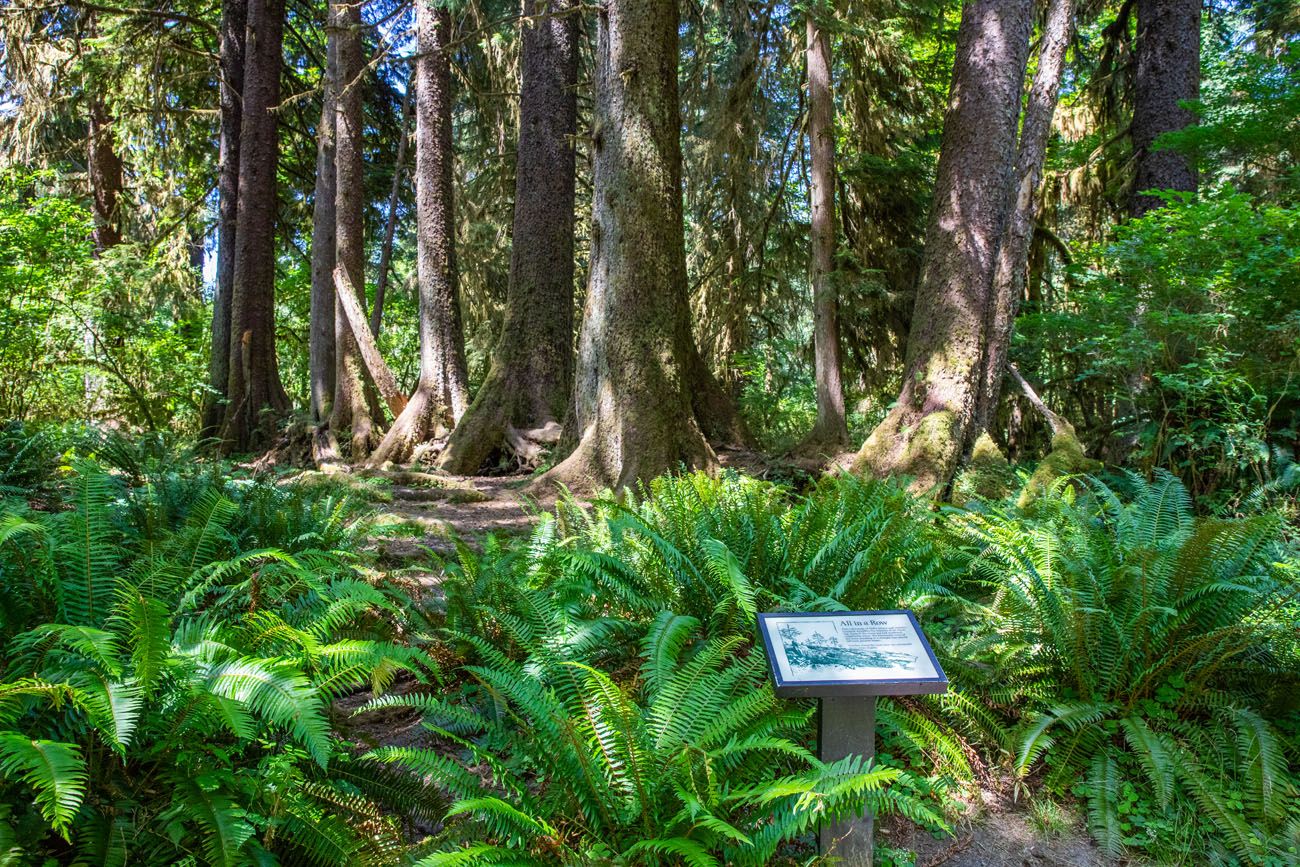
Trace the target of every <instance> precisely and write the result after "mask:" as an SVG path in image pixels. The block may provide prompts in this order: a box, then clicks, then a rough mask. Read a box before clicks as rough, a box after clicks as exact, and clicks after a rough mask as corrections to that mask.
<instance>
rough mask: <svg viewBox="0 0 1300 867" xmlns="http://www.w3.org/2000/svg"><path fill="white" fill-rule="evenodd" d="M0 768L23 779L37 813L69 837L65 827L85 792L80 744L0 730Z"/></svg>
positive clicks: (56, 829)
mask: <svg viewBox="0 0 1300 867" xmlns="http://www.w3.org/2000/svg"><path fill="white" fill-rule="evenodd" d="M0 771H3V772H4V775H5V776H7V777H15V778H21V779H22V780H23V781H24V782H25V783H27V785H29V786H30V787H31V788H32V790H33V792H34V793H35V795H36V805H37V807H39V808H40V811H41V815H43V816H44V817H45V820H46V821H47V822H49V823H50V826H51V827H52V828H54V830H55V831H56V832H57V833H59V834H61V835H62V836H63V837H64V838H65V839H69V838H70V834H69V830H68V827H69V825H70V824H71V823H72V819H73V817H74V816H76V814H77V810H78V809H80V807H81V801H82V798H83V797H85V793H86V763H85V760H84V759H83V758H82V755H81V750H80V748H78V747H77V746H76V745H75V744H65V743H56V742H54V741H45V740H31V739H30V738H25V737H23V736H22V735H19V734H14V733H10V732H0Z"/></svg>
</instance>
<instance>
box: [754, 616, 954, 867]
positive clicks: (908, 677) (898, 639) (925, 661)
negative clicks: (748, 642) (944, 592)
mask: <svg viewBox="0 0 1300 867" xmlns="http://www.w3.org/2000/svg"><path fill="white" fill-rule="evenodd" d="M758 628H759V631H760V632H762V633H763V645H764V647H765V648H766V650H767V661H768V662H769V663H770V664H771V667H772V681H773V685H774V688H775V690H776V694H777V695H783V696H809V697H814V698H819V699H821V715H820V717H821V724H820V726H819V727H818V729H819V737H818V740H819V748H818V752H819V754H820V755H821V758H822V761H824V762H834V761H838V760H839V759H842V758H844V757H845V756H850V755H858V756H863V757H864V758H871V757H873V756H875V754H876V696H879V695H920V694H925V693H940V692H946V691H947V689H948V678H947V677H946V676H945V675H944V673H943V669H942V668H940V667H939V660H937V659H935V658H934V651H933V650H931V649H930V642H928V641H926V640H925V635H924V634H923V633H922V632H921V626H920V624H918V623H917V622H916V616H915V615H913V614H912V612H910V611H841V612H837V613H834V614H796V613H784V612H783V613H776V614H760V615H758ZM872 824H873V817H872V815H871V812H870V811H869V810H868V811H866V812H864V813H863V814H862V815H860V816H856V817H853V818H850V819H847V820H845V821H841V822H837V823H830V822H826V823H823V824H822V826H821V827H820V829H819V830H818V844H819V846H820V848H821V851H822V854H823V855H830V854H833V855H835V857H837V858H839V859H840V863H841V864H844V865H846V867H871V863H872V830H873V829H872Z"/></svg>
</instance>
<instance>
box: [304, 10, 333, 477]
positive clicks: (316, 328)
mask: <svg viewBox="0 0 1300 867" xmlns="http://www.w3.org/2000/svg"><path fill="white" fill-rule="evenodd" d="M325 57H326V60H325V74H324V77H323V78H322V79H321V91H322V96H321V116H320V126H319V127H318V128H317V130H316V191H315V194H314V196H313V199H312V231H311V309H310V313H309V316H308V335H307V353H308V365H307V366H308V380H309V381H308V388H309V390H310V405H311V420H312V424H313V425H314V426H315V428H316V437H315V447H314V449H313V452H314V455H313V456H314V457H315V459H316V461H317V462H321V461H330V460H338V457H339V455H338V447H337V446H338V444H337V441H336V439H335V437H334V435H333V432H332V431H331V430H330V428H329V419H330V411H331V408H332V407H333V405H334V365H335V343H334V262H335V244H334V221H335V219H336V216H335V193H336V183H335V173H334V160H335V135H334V133H335V118H334V114H335V104H334V103H335V93H336V79H337V77H338V38H337V35H336V34H335V32H334V30H333V28H332V27H331V28H329V29H328V33H327V36H326V43H325Z"/></svg>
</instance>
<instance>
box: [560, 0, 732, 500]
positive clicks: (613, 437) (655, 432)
mask: <svg viewBox="0 0 1300 867" xmlns="http://www.w3.org/2000/svg"><path fill="white" fill-rule="evenodd" d="M677 29H678V4H677V0H607V2H606V3H604V4H603V5H602V7H601V8H600V10H599V11H598V12H597V52H596V70H595V119H594V129H593V133H592V139H593V142H592V144H593V151H594V166H593V186H594V200H593V203H592V237H591V269H590V274H589V278H588V285H587V298H586V305H585V309H584V311H583V320H582V329H581V332H580V335H579V343H578V364H577V370H576V376H575V385H574V404H573V407H572V409H571V412H572V418H571V421H572V425H571V428H570V430H571V435H572V436H573V438H574V439H576V441H577V444H576V446H575V448H574V450H573V452H572V453H571V454H570V455H569V456H568V457H567V458H566V459H565V460H564V461H563V462H562V463H560V464H559V465H558V466H556V467H555V468H554V469H553V470H551V471H550V472H549V473H548V474H547V475H546V476H545V477H544V483H554V482H560V483H564V484H567V485H569V486H570V487H574V488H577V489H581V490H591V489H592V488H595V487H599V486H602V485H608V486H612V487H616V488H618V487H623V486H626V485H630V484H632V483H634V482H636V481H638V480H644V479H648V478H651V477H653V476H655V475H658V474H660V473H663V472H665V471H668V470H672V469H675V468H677V467H679V466H681V465H685V466H687V467H702V468H709V467H713V466H714V465H715V464H716V460H717V458H716V455H715V454H714V451H713V449H712V448H711V447H710V445H709V443H708V441H707V440H706V438H705V432H706V431H709V430H712V431H713V432H715V433H718V432H722V431H723V429H725V428H727V427H728V426H734V408H730V407H729V406H728V404H727V400H726V395H725V393H724V392H723V391H722V389H721V388H720V387H719V386H718V384H717V382H716V380H714V379H713V377H712V376H711V375H710V374H709V372H708V370H707V368H706V367H705V365H704V362H703V360H702V358H701V356H700V353H699V352H698V350H697V349H696V347H695V343H694V337H693V335H692V333H691V322H690V311H689V306H688V303H687V295H686V255H685V246H684V234H683V224H682V190H681V170H682V168H681V143H680V140H679V135H680V129H681V117H680V105H679V100H678V90H677V61H678V44H677V41H678V34H677Z"/></svg>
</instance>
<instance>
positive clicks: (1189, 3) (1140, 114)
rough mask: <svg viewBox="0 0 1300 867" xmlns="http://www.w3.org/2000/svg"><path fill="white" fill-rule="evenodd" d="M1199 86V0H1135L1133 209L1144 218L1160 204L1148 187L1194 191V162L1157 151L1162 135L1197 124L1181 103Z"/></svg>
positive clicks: (1195, 91)
mask: <svg viewBox="0 0 1300 867" xmlns="http://www.w3.org/2000/svg"><path fill="white" fill-rule="evenodd" d="M1200 87H1201V0H1137V73H1136V75H1135V80H1134V88H1133V150H1134V154H1135V156H1136V158H1137V175H1136V177H1135V178H1134V181H1133V200H1132V203H1131V206H1130V211H1131V213H1132V215H1133V216H1134V217H1140V216H1142V215H1143V214H1145V213H1146V212H1147V211H1150V210H1151V209H1153V208H1158V207H1160V204H1161V202H1160V199H1158V198H1156V197H1155V196H1149V195H1143V193H1144V192H1145V191H1147V190H1182V191H1187V192H1195V190H1196V166H1195V165H1193V163H1192V161H1191V160H1190V159H1189V158H1188V157H1186V156H1184V155H1183V154H1180V153H1178V152H1177V151H1173V150H1170V149H1168V148H1161V149H1158V150H1157V149H1156V148H1155V147H1154V146H1153V145H1154V143H1155V140H1156V139H1157V138H1158V137H1159V136H1160V135H1161V134H1163V133H1166V132H1173V131H1175V130H1180V129H1183V128H1184V127H1186V126H1190V125H1191V124H1193V123H1195V122H1196V115H1195V114H1194V113H1192V112H1191V111H1189V110H1188V109H1185V108H1183V107H1181V106H1180V105H1179V103H1180V102H1183V101H1186V100H1193V99H1196V98H1197V96H1198V95H1199V94H1200Z"/></svg>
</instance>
